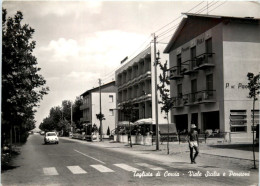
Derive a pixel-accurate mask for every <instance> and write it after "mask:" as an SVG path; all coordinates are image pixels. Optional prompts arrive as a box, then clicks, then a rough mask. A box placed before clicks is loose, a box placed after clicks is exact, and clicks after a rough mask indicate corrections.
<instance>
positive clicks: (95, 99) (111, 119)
mask: <svg viewBox="0 0 260 186" xmlns="http://www.w3.org/2000/svg"><path fill="white" fill-rule="evenodd" d="M109 95H113V102H110V99H109ZM101 100H102V102H101V108H102V113H103V114H104V115H105V118H106V119H105V120H103V121H102V126H103V134H105V135H106V133H107V128H108V126H109V129H110V132H111V131H112V130H113V129H115V116H116V112H117V111H116V110H113V116H111V115H110V112H109V109H115V108H116V93H101ZM99 112H100V106H99V92H94V93H92V124H96V125H97V127H99V126H100V122H99V120H98V119H97V117H96V114H99Z"/></svg>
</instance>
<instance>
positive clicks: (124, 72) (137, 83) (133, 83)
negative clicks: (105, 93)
mask: <svg viewBox="0 0 260 186" xmlns="http://www.w3.org/2000/svg"><path fill="white" fill-rule="evenodd" d="M164 48H165V45H157V51H160V52H161V56H160V58H161V61H162V62H165V61H166V60H168V55H166V54H163V49H164ZM154 59H155V57H154V52H153V46H149V47H148V48H147V49H145V50H144V51H142V52H140V53H139V54H138V55H136V56H135V57H134V58H133V59H131V60H128V61H127V62H125V63H124V64H123V65H122V66H121V67H120V68H119V69H118V70H116V72H115V77H116V86H117V108H118V121H127V120H129V118H127V117H125V115H124V114H123V113H122V112H121V110H120V108H121V107H122V105H123V104H124V103H131V104H132V105H133V106H134V109H135V110H136V112H135V118H136V120H138V119H143V118H152V120H153V122H154V123H155V120H156V118H155V117H156V114H155V113H156V112H155V95H154V92H155V83H154V82H155V77H154V68H155V67H154V65H153V64H154V62H155V60H154ZM157 74H158V76H159V74H160V69H159V67H157ZM158 76H157V81H158V83H159V79H158ZM158 94H159V93H158ZM158 97H159V96H158ZM158 105H159V106H158V123H167V120H166V119H165V118H164V117H165V114H164V113H161V110H160V106H161V105H160V104H158Z"/></svg>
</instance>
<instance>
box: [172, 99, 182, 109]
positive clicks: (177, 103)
mask: <svg viewBox="0 0 260 186" xmlns="http://www.w3.org/2000/svg"><path fill="white" fill-rule="evenodd" d="M172 99H173V105H174V106H173V107H181V106H183V97H173V98H172Z"/></svg>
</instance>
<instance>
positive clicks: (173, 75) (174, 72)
mask: <svg viewBox="0 0 260 186" xmlns="http://www.w3.org/2000/svg"><path fill="white" fill-rule="evenodd" d="M168 72H169V74H168V76H169V78H170V80H177V79H180V78H183V74H182V73H181V66H174V67H172V68H170V69H169V70H168Z"/></svg>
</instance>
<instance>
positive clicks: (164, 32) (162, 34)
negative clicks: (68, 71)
mask: <svg viewBox="0 0 260 186" xmlns="http://www.w3.org/2000/svg"><path fill="white" fill-rule="evenodd" d="M204 2H205V1H202V2H200V3H198V4H197V5H196V6H194V7H192V8H191V9H190V10H188V11H187V13H189V12H190V11H192V10H194V9H195V8H197V7H198V6H200V5H201V4H203V3H204ZM226 2H227V0H226V1H224V2H223V3H221V4H220V5H218V6H217V7H214V8H213V9H212V10H210V11H209V8H210V7H212V6H214V5H216V4H218V3H219V1H211V2H210V3H207V5H205V6H203V7H202V8H201V9H199V10H198V11H197V12H195V13H194V14H199V13H201V12H203V11H205V10H207V13H209V12H212V11H213V10H215V9H216V8H218V7H219V6H221V5H223V4H225V3H226ZM183 16H184V15H181V16H179V17H177V18H175V19H174V20H173V21H171V22H169V23H168V24H166V25H164V26H163V27H161V28H159V29H158V30H156V31H155V32H154V33H156V32H159V31H161V30H163V29H164V28H166V27H167V26H169V25H170V24H172V23H174V22H175V21H177V20H178V19H180V18H182V17H183ZM180 22H181V21H180ZM180 22H179V23H178V24H175V25H174V26H172V27H170V28H168V29H167V30H164V31H163V32H161V33H159V34H158V36H157V37H158V38H160V37H163V36H165V35H166V34H168V33H169V32H171V31H172V30H174V29H176V28H177V27H178V26H179V24H180ZM170 36H172V32H171V34H170V35H167V36H165V37H163V38H161V39H160V40H158V42H161V41H163V40H164V39H166V38H168V37H170ZM148 42H149V43H148ZM150 42H151V36H149V37H148V38H147V39H146V40H145V41H144V42H143V43H142V44H141V45H140V47H138V48H137V49H136V50H135V51H134V52H133V53H132V54H131V55H129V56H128V59H131V58H132V57H133V56H134V55H136V53H137V52H138V51H140V49H141V48H144V50H145V49H146V48H147V47H149V45H150ZM146 43H148V44H147V45H145V47H143V46H144V44H146ZM144 50H142V51H144ZM139 53H140V52H139ZM120 67H121V65H119V66H118V67H116V68H114V69H113V70H112V71H111V72H109V73H107V74H106V75H105V76H103V78H101V79H102V80H107V79H109V78H112V77H111V76H112V75H114V74H113V73H114V72H115V70H116V69H118V68H120Z"/></svg>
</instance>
